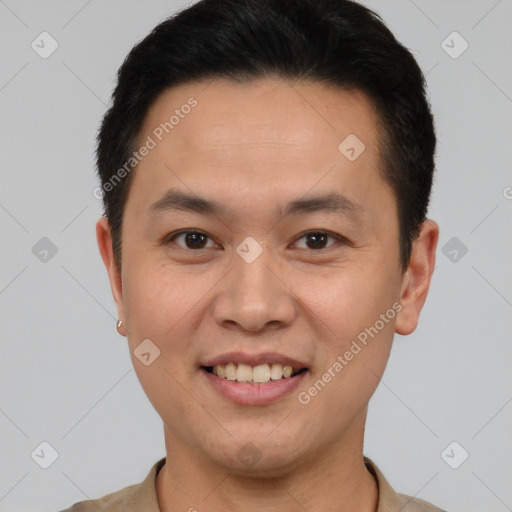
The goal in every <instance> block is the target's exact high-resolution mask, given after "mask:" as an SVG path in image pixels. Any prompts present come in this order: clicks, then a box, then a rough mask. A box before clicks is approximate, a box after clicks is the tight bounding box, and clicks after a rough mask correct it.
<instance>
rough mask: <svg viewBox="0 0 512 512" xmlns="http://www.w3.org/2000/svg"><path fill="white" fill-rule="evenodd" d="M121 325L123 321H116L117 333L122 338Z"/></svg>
mask: <svg viewBox="0 0 512 512" xmlns="http://www.w3.org/2000/svg"><path fill="white" fill-rule="evenodd" d="M122 325H123V321H122V320H118V321H117V332H118V333H119V334H120V335H121V336H124V335H125V334H124V333H123V332H121V326H122Z"/></svg>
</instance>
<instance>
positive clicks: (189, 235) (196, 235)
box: [166, 231, 209, 249]
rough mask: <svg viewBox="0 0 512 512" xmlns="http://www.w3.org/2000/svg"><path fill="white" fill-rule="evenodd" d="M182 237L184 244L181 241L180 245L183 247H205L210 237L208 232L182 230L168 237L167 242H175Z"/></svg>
mask: <svg viewBox="0 0 512 512" xmlns="http://www.w3.org/2000/svg"><path fill="white" fill-rule="evenodd" d="M180 238H181V239H182V240H183V242H184V245H182V244H179V243H178V245H179V246H180V247H182V248H183V249H205V248H206V243H207V240H208V238H209V237H208V235H207V234H206V233H202V232H200V231H181V232H179V233H176V234H174V235H173V236H172V237H170V238H169V239H167V242H166V243H170V242H174V241H175V240H177V239H180Z"/></svg>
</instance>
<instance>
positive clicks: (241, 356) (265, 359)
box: [201, 351, 307, 369]
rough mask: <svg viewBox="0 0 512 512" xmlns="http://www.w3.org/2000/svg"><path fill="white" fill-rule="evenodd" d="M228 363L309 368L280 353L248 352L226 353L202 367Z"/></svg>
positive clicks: (207, 361)
mask: <svg viewBox="0 0 512 512" xmlns="http://www.w3.org/2000/svg"><path fill="white" fill-rule="evenodd" d="M227 363H235V364H240V363H242V364H248V365H251V366H258V365H260V364H265V363H269V364H272V363H273V364H282V365H283V366H291V367H292V368H295V369H302V368H307V364H306V363H303V362H302V361H299V360H298V359H294V358H293V357H288V356H285V355H283V354H279V353H278V352H262V353H259V354H248V353H247V352H240V351H238V352H226V353H225V354H220V355H218V356H215V357H212V358H210V359H207V360H205V361H204V362H202V363H201V366H219V365H222V364H227Z"/></svg>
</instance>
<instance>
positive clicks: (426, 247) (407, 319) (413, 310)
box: [395, 219, 439, 335]
mask: <svg viewBox="0 0 512 512" xmlns="http://www.w3.org/2000/svg"><path fill="white" fill-rule="evenodd" d="M438 239H439V226H438V225H437V223H436V222H434V221H433V220H430V219H427V220H425V221H424V222H423V223H422V224H421V230H420V233H419V235H418V237H417V238H416V240H415V241H414V242H413V246H412V251H411V259H410V261H409V265H408V266H407V270H406V272H405V274H404V277H403V281H402V290H401V292H400V304H401V305H402V309H401V311H400V312H399V313H398V316H397V320H396V323H395V331H396V332H397V333H398V334H403V335H407V334H411V333H412V332H413V331H414V330H415V329H416V327H417V325H418V318H419V316H420V311H421V309H422V308H423V305H424V304H425V300H426V299H427V293H428V289H429V287H430V280H431V278H432V273H433V272H434V266H435V263H436V247H437V241H438Z"/></svg>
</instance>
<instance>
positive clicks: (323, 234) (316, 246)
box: [299, 231, 348, 251]
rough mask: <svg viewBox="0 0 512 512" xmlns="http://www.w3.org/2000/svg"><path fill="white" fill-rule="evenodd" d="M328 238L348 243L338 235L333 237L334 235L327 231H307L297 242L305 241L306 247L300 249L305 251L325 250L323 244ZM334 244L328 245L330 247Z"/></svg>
mask: <svg viewBox="0 0 512 512" xmlns="http://www.w3.org/2000/svg"><path fill="white" fill-rule="evenodd" d="M329 238H332V239H334V240H336V241H338V242H341V243H343V242H344V243H348V241H347V240H346V239H345V238H343V237H342V236H340V235H335V234H334V233H329V232H327V231H308V232H307V233H304V234H303V235H302V236H301V237H300V238H299V240H302V239H306V247H301V248H305V249H312V250H315V251H316V250H320V249H326V247H325V244H326V242H327V240H328V239H329ZM332 245H334V244H331V245H329V246H328V247H331V246H332ZM328 247H327V248H328Z"/></svg>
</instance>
